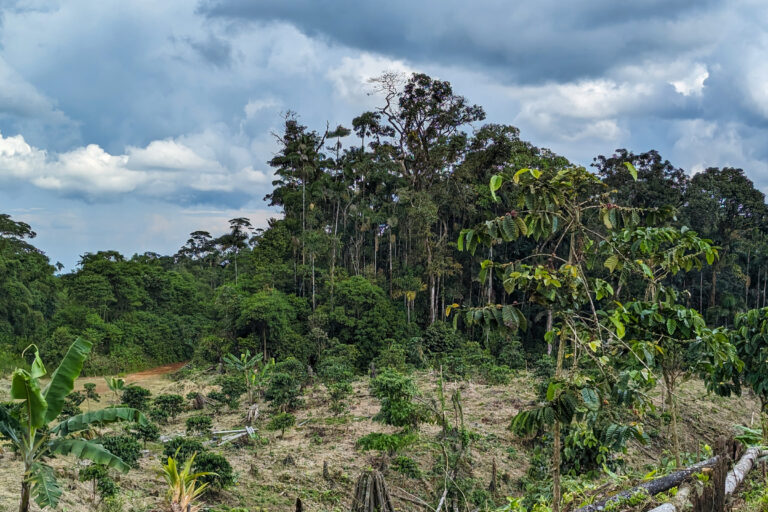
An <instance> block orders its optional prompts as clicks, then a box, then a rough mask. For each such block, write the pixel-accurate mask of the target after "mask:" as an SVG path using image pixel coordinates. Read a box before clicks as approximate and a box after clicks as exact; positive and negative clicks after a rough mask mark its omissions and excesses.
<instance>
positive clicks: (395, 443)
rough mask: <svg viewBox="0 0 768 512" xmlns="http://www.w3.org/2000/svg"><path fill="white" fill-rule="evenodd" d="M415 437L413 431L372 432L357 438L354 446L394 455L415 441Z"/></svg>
mask: <svg viewBox="0 0 768 512" xmlns="http://www.w3.org/2000/svg"><path fill="white" fill-rule="evenodd" d="M417 438H418V436H417V435H416V433H413V432H400V433H397V434H382V433H379V432H373V433H371V434H367V435H364V436H363V437H361V438H360V439H358V440H357V442H356V443H355V447H356V448H357V449H358V450H362V451H368V450H376V451H380V452H386V453H388V454H389V455H394V454H396V453H397V452H399V451H400V450H402V449H404V448H406V447H408V446H410V445H411V444H413V443H414V442H416V439H417Z"/></svg>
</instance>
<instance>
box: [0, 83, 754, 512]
mask: <svg viewBox="0 0 768 512" xmlns="http://www.w3.org/2000/svg"><path fill="white" fill-rule="evenodd" d="M373 84H374V86H375V90H376V93H377V94H378V97H379V99H380V103H379V107H378V108H376V109H374V110H372V111H369V112H363V113H361V114H360V115H359V116H358V117H355V118H354V119H351V120H350V121H349V123H348V125H347V126H337V127H335V128H331V127H330V126H328V127H325V128H322V127H320V128H317V127H316V128H312V127H307V126H304V125H303V124H302V123H301V118H300V117H299V116H298V115H297V114H295V113H291V112H289V113H287V114H285V116H284V129H283V131H282V132H281V133H279V134H275V137H276V140H277V143H278V151H277V153H276V154H275V155H274V157H273V158H272V159H271V160H270V161H269V166H270V167H271V168H272V170H273V171H274V175H275V181H274V182H273V190H272V191H271V192H270V193H269V194H268V195H267V196H266V198H265V200H266V201H268V203H269V204H270V205H271V206H273V207H276V208H279V209H280V210H281V211H282V215H281V216H279V218H274V219H272V220H271V221H270V222H269V226H268V227H267V228H266V229H260V228H259V229H256V228H254V226H252V224H251V222H250V220H249V219H247V218H235V219H232V220H230V222H229V223H230V229H229V231H227V232H224V233H208V232H205V231H195V232H193V233H191V234H190V235H189V239H188V241H187V242H186V243H185V244H184V245H183V246H182V247H180V248H179V250H178V252H176V254H172V255H161V254H156V253H144V254H135V255H133V256H127V255H122V254H119V253H118V252H115V251H111V250H106V249H107V248H105V250H104V251H100V252H97V253H87V254H84V255H82V257H81V259H80V261H79V264H78V265H77V268H76V269H74V270H73V271H71V272H66V273H62V272H61V269H60V268H57V267H56V266H55V265H53V264H52V262H51V261H50V260H49V259H48V257H47V256H46V255H45V254H44V253H43V252H42V251H40V250H39V249H37V248H36V247H35V245H34V237H35V233H34V231H33V229H34V226H29V225H27V224H25V223H24V222H20V221H18V220H17V219H14V218H12V217H10V216H9V215H0V290H2V291H1V292H0V361H2V362H1V363H0V365H1V366H2V367H1V368H0V370H6V371H10V370H12V369H13V368H15V367H16V366H21V367H27V368H29V365H30V364H31V365H32V368H33V369H34V367H35V363H34V361H33V359H30V358H31V357H32V351H31V350H28V351H27V352H26V353H25V357H24V358H22V357H21V355H20V354H21V353H22V351H24V349H25V347H28V346H30V345H32V344H34V346H35V347H36V349H38V350H39V353H40V354H41V355H42V357H43V359H45V361H46V364H48V365H51V366H55V365H57V364H58V363H59V362H60V361H63V363H62V364H65V363H66V362H67V357H68V356H65V354H67V350H68V349H69V348H70V346H76V345H77V344H78V343H82V342H83V341H82V340H85V342H86V343H89V344H91V345H92V348H90V349H89V350H90V356H89V357H88V358H87V359H84V361H85V362H84V365H85V366H84V368H83V375H86V376H87V375H114V374H118V373H126V372H133V371H138V370H142V369H146V368H151V367H154V366H158V365H163V364H168V363H173V362H181V361H185V362H186V361H191V363H192V366H194V367H195V368H198V369H200V370H201V371H209V372H212V373H213V374H217V373H219V372H223V371H225V370H228V371H233V372H235V373H236V374H237V372H238V371H239V372H243V371H244V372H246V375H247V377H246V382H247V383H249V384H248V386H247V390H242V391H241V393H240V394H242V393H245V392H246V391H247V393H248V400H247V402H248V405H249V406H250V404H251V403H252V402H257V401H258V399H259V398H261V397H262V396H263V397H264V398H265V399H266V400H267V401H269V402H272V403H273V406H274V407H275V409H274V411H275V415H274V417H273V418H272V421H273V422H277V423H276V424H275V425H273V427H275V428H274V429H275V430H279V431H281V432H284V431H285V430H286V428H291V427H292V426H293V424H294V423H293V421H294V420H293V419H292V418H293V417H292V416H291V418H288V416H290V413H291V412H292V411H295V410H296V409H298V408H299V407H300V406H299V402H298V401H297V393H298V389H293V387H292V385H291V381H301V382H305V381H309V380H311V379H312V378H315V376H317V377H319V378H320V379H321V381H322V382H324V383H325V384H326V385H327V386H328V389H329V392H330V395H329V396H330V400H331V403H332V405H333V406H334V407H336V408H337V412H341V411H343V410H344V408H345V407H346V406H345V405H344V404H343V402H344V400H346V399H347V398H345V397H348V395H349V393H351V387H349V384H348V383H349V382H350V381H352V380H354V378H355V376H362V375H370V377H371V379H372V380H371V393H372V395H373V396H375V397H377V398H379V399H381V411H380V413H379V414H378V416H377V418H378V420H380V421H381V422H383V423H385V424H387V425H389V426H392V427H397V428H399V429H402V430H401V431H398V433H391V432H390V433H389V434H386V435H385V434H380V436H385V438H386V439H384V438H382V437H375V436H374V437H370V436H373V434H370V435H369V436H367V437H368V439H367V441H364V443H368V445H370V446H371V447H373V448H372V449H374V450H379V451H381V452H382V453H386V454H388V455H389V458H390V459H391V460H390V461H389V462H391V463H393V464H394V463H395V462H394V461H399V462H397V464H400V465H402V464H410V462H407V461H406V459H408V457H404V455H403V454H402V453H401V450H402V448H403V447H405V446H407V445H408V444H409V443H413V442H414V441H413V437H412V432H413V429H414V428H416V427H417V425H418V424H420V423H423V422H425V421H429V422H432V423H436V424H437V425H438V426H439V427H440V428H441V431H442V437H440V439H441V441H440V443H443V444H442V445H441V446H443V455H440V456H439V457H443V458H441V459H440V461H441V464H442V466H443V467H444V469H443V470H441V471H443V473H440V474H441V475H443V477H444V478H443V481H444V482H445V483H444V484H442V483H441V484H440V485H439V486H436V487H435V488H434V489H431V491H430V492H432V493H433V494H432V495H429V492H427V491H425V493H426V494H425V495H424V496H422V498H423V499H425V500H427V501H429V502H430V503H432V504H433V510H434V507H437V508H440V507H442V506H443V505H442V504H443V503H447V502H450V503H452V504H453V505H452V506H453V508H452V510H462V511H463V510H480V509H481V508H480V507H481V506H484V507H489V506H491V504H494V503H495V504H496V505H499V504H500V503H501V502H500V501H499V499H498V495H497V494H494V493H495V492H496V487H495V485H496V461H495V460H494V462H493V471H494V473H493V485H494V487H493V489H492V490H493V492H486V493H485V494H483V493H481V492H479V490H482V489H479V487H478V485H479V484H477V482H474V481H473V480H471V479H469V477H466V475H464V472H465V471H466V470H467V469H466V467H465V465H464V464H465V463H466V457H468V455H467V453H468V452H467V450H468V448H467V446H468V445H469V443H470V442H471V441H472V440H473V439H474V438H473V437H472V435H471V432H469V430H467V429H465V427H464V424H463V416H462V417H461V418H462V419H461V421H460V422H459V420H449V419H447V418H449V417H451V416H452V415H453V416H454V417H455V418H459V417H460V415H459V412H457V411H460V410H461V405H460V403H461V397H460V396H459V395H455V394H454V395H453V397H452V398H451V400H452V402H451V403H452V404H453V405H452V406H451V405H446V403H447V402H448V400H446V398H445V397H444V396H443V391H442V387H439V392H438V394H437V396H438V399H436V400H437V401H435V402H431V403H432V406H433V408H434V410H431V409H430V410H429V411H430V412H429V413H428V414H427V413H426V412H424V411H425V410H426V409H429V408H428V407H425V406H417V405H415V402H411V399H412V398H413V397H414V396H415V395H416V394H417V393H416V391H415V388H414V387H413V383H412V382H411V381H410V380H409V379H410V377H407V375H408V374H409V372H411V371H413V370H414V369H415V370H424V371H428V370H432V371H434V372H437V375H438V376H439V377H438V381H439V385H440V386H442V383H443V380H444V379H445V380H446V381H477V382H481V383H485V384H488V385H505V384H507V383H508V382H510V380H511V379H513V378H515V376H516V375H517V373H516V372H518V371H528V372H529V373H528V374H527V375H530V376H531V378H530V384H529V387H530V388H532V389H533V391H534V392H535V393H534V395H535V396H534V398H533V400H531V402H530V403H528V404H526V406H525V407H520V408H519V409H520V411H519V412H518V413H517V414H515V415H513V414H512V413H511V411H510V413H509V415H508V418H507V422H509V420H510V419H511V420H512V423H511V427H510V428H511V429H512V431H513V432H514V433H515V435H517V436H519V437H521V438H526V439H528V442H531V443H534V444H536V439H535V438H537V437H539V439H538V441H539V445H538V448H536V450H538V451H535V450H534V451H533V452H532V453H533V455H532V456H531V457H533V459H532V460H533V462H532V463H531V468H532V469H530V470H529V471H528V473H527V474H526V476H525V477H524V478H523V479H522V480H521V481H520V482H518V484H517V485H518V490H519V491H520V492H522V493H523V494H524V496H525V501H511V502H510V504H509V505H508V507H509V508H508V510H518V509H520V508H521V507H524V508H528V509H529V508H531V507H533V506H534V504H536V503H548V505H547V506H549V507H551V508H552V509H553V510H555V511H557V510H560V506H561V504H562V503H563V500H564V495H563V490H562V489H561V487H562V485H561V478H564V475H567V474H571V475H574V474H585V473H587V472H590V471H591V472H593V473H594V472H596V473H595V474H599V473H600V472H601V471H603V470H604V471H609V472H610V471H617V467H618V465H617V464H615V463H616V462H617V460H618V459H616V458H615V457H614V455H612V454H616V453H621V452H622V451H624V452H625V451H626V446H627V444H628V443H630V442H637V443H644V442H646V441H647V437H648V436H647V433H646V432H645V431H644V430H643V428H642V423H643V420H642V417H643V414H645V413H649V414H656V413H655V412H653V411H655V406H654V405H653V403H652V401H651V399H650V398H649V393H650V390H653V389H655V388H656V387H657V386H661V387H663V389H664V390H665V391H664V394H663V395H662V396H663V397H665V398H664V400H663V403H664V407H665V408H667V409H666V414H667V415H668V418H670V422H671V426H670V428H671V437H670V440H669V443H670V444H669V446H668V448H669V450H670V453H671V456H672V457H673V459H674V460H675V463H674V464H673V465H672V466H670V467H672V468H679V467H683V466H685V465H686V461H687V459H686V454H685V453H684V451H685V450H684V449H682V448H681V446H680V444H681V442H680V440H679V439H678V431H679V430H680V428H682V427H679V426H678V425H677V421H678V417H679V414H678V410H677V401H676V400H677V398H676V397H677V396H678V393H679V389H680V386H681V385H682V382H683V381H685V380H688V379H689V378H692V377H695V378H697V379H700V381H701V382H702V383H703V386H704V388H705V389H706V391H709V392H711V393H714V394H717V395H722V396H729V395H732V394H739V393H741V392H742V388H751V389H752V390H753V391H754V393H755V394H756V396H757V397H758V398H759V399H760V403H761V408H760V410H759V411H758V414H759V413H761V412H762V411H763V410H764V408H765V404H766V403H768V386H765V385H764V384H765V383H766V382H768V379H766V376H768V374H765V375H764V374H763V372H762V370H763V369H765V368H764V367H765V365H766V363H765V360H764V358H763V359H761V357H762V356H760V354H762V352H761V351H762V350H764V348H761V347H762V345H761V344H760V343H762V342H761V341H760V340H762V338H761V336H763V334H762V333H763V332H764V328H763V327H764V326H765V325H766V324H765V318H767V317H768V313H766V311H768V310H766V309H763V308H766V306H768V304H767V303H766V302H767V301H766V295H767V292H768V208H767V207H766V203H765V196H764V194H763V193H762V192H760V191H759V190H757V189H756V188H755V187H754V186H753V183H752V181H750V179H749V178H748V177H747V175H746V173H745V171H744V170H742V169H736V168H730V167H725V168H714V167H713V168H707V169H706V170H704V171H702V172H697V173H695V174H691V173H690V172H688V171H686V170H684V169H681V168H678V167H676V166H675V165H674V164H673V163H671V162H669V161H668V160H666V159H664V157H663V156H662V155H660V154H659V153H658V152H657V151H654V150H648V151H646V152H642V153H635V152H633V151H630V150H627V149H618V150H615V151H614V152H613V153H612V154H609V155H608V156H603V155H600V156H597V157H596V158H595V159H594V161H593V162H592V163H591V167H590V168H584V167H581V166H579V165H576V164H574V163H572V162H570V161H569V160H568V159H567V158H566V157H564V156H560V155H557V154H554V153H553V152H552V151H550V150H548V149H545V148H538V147H536V146H535V145H534V144H532V143H530V142H527V141H525V140H523V139H521V138H520V132H519V130H518V129H517V128H515V127H514V126H510V125H501V124H484V120H485V112H484V110H483V108H482V107H481V106H478V105H474V104H472V103H471V102H470V101H469V100H467V99H466V98H464V97H463V96H461V95H458V94H457V93H455V92H454V91H453V89H452V87H451V85H450V84H449V83H448V82H444V81H440V80H436V79H433V78H431V77H429V76H426V75H423V74H414V75H412V76H410V77H402V76H400V75H395V74H384V75H382V76H381V77H379V78H378V79H376V80H375V81H374V83H373ZM761 322H762V323H761ZM761 326H763V327H761ZM755 340H757V341H755ZM751 343H757V345H756V347H757V348H755V346H752V345H750V344H751ZM251 358H253V359H251ZM272 360H274V363H272V364H273V365H276V366H275V369H273V373H272V374H271V376H270V377H268V380H270V379H271V380H270V383H259V380H258V379H259V377H258V376H259V375H261V373H259V371H258V370H257V369H258V368H262V367H263V368H264V369H266V368H268V366H267V362H268V361H272ZM260 365H261V366H260ZM31 371H32V374H34V371H33V370H31ZM265 371H266V370H265ZM15 375H16V374H14V376H15ZM34 378H37V377H35V376H34V375H33V376H32V377H30V379H34ZM265 378H267V377H265ZM30 382H31V381H30ZM230 384H231V383H230ZM14 385H15V380H14ZM302 386H303V384H302ZM230 387H231V386H230ZM230 391H231V389H230ZM226 392H227V388H226V386H224V387H223V389H222V393H225V394H226ZM334 393H335V394H334ZM128 395H129V398H130V395H131V394H130V393H129V394H128ZM220 396H222V395H220ZM213 398H214V400H215V399H216V396H215V395H214V397H213ZM137 400H138V399H137ZM201 400H202V398H201ZM123 402H126V399H125V398H123ZM126 403H127V402H126ZM136 404H137V407H136V408H137V409H141V408H142V407H141V406H142V402H141V400H138V401H137V402H136ZM435 404H437V405H435ZM129 405H130V404H129ZM144 405H146V404H144ZM126 410H128V409H126ZM125 414H128V413H125ZM155 416H156V418H154V419H156V420H158V421H160V422H163V421H167V417H163V415H162V414H160V413H158V412H157V411H155ZM427 416H429V418H427ZM513 416H514V417H513ZM1 419H2V418H0V420H1ZM124 419H125V418H124ZM201 421H202V420H201ZM281 421H282V422H283V423H282V428H280V427H281V424H280V422H281ZM453 421H456V423H455V424H454V423H452V422H453ZM188 428H189V427H188ZM59 431H60V430H59ZM0 433H2V431H1V430H0ZM537 434H542V435H543V437H542V436H537ZM387 436H388V437H387ZM409 436H411V437H409ZM387 443H389V444H387ZM445 446H449V447H450V450H447V449H445ZM451 450H453V451H451ZM177 453H178V452H177ZM166 455H174V453H172V452H171V453H169V454H166ZM439 457H438V458H439ZM408 460H411V459H408ZM411 462H413V461H411ZM398 467H399V466H398ZM537 468H538V469H537ZM609 468H611V469H609ZM414 471H415V470H414ZM537 471H538V473H537ZM449 476H450V478H449ZM465 477H466V478H465ZM371 478H373V476H371ZM462 479H463V480H462ZM438 480H440V478H438ZM544 480H546V482H548V483H546V484H543V483H541V482H542V481H544ZM449 482H450V483H449ZM94 485H95V484H94ZM371 485H373V484H371ZM468 496H469V497H468ZM494 496H495V497H494ZM571 499H573V498H571ZM446 500H447V501H446ZM502 502H503V500H502ZM438 504H439V506H438ZM445 507H446V509H447V508H448V506H447V505H445ZM515 507H517V508H515ZM360 510H363V509H360ZM371 510H373V509H371ZM382 510H387V509H386V507H384V508H382ZM483 510H484V509H483Z"/></svg>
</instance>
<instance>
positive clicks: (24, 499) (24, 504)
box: [19, 476, 29, 512]
mask: <svg viewBox="0 0 768 512" xmlns="http://www.w3.org/2000/svg"><path fill="white" fill-rule="evenodd" d="M25 478H26V476H25ZM19 512H29V482H27V481H26V480H24V481H23V482H21V500H20V501H19Z"/></svg>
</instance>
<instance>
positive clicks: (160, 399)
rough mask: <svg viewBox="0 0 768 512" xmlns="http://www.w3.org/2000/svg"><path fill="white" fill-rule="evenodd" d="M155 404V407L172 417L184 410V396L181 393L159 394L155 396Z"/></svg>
mask: <svg viewBox="0 0 768 512" xmlns="http://www.w3.org/2000/svg"><path fill="white" fill-rule="evenodd" d="M153 404H154V406H155V408H157V409H162V410H164V411H165V412H166V413H167V414H168V416H170V417H171V419H174V418H176V416H178V415H179V414H181V412H182V411H183V410H184V398H182V396H181V395H159V396H157V397H155V399H154V401H153Z"/></svg>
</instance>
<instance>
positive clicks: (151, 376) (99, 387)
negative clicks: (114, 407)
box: [77, 361, 188, 394]
mask: <svg viewBox="0 0 768 512" xmlns="http://www.w3.org/2000/svg"><path fill="white" fill-rule="evenodd" d="M187 362H188V361H182V362H179V363H171V364H164V365H163V366H157V367H155V368H150V369H148V370H143V371H140V372H136V373H129V374H128V375H126V376H125V377H123V379H124V380H125V383H126V384H140V385H145V384H148V383H153V384H154V383H156V382H157V381H158V380H161V379H163V377H165V376H166V375H168V374H170V373H173V372H175V371H178V370H179V369H181V368H182V367H183V366H184V365H185V364H187ZM88 382H92V383H94V384H96V392H97V393H100V394H103V393H108V392H109V387H108V386H107V382H106V381H105V380H104V377H83V378H80V379H78V380H77V387H78V388H82V386H83V384H85V383H88ZM144 387H148V386H144Z"/></svg>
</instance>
